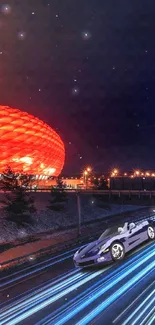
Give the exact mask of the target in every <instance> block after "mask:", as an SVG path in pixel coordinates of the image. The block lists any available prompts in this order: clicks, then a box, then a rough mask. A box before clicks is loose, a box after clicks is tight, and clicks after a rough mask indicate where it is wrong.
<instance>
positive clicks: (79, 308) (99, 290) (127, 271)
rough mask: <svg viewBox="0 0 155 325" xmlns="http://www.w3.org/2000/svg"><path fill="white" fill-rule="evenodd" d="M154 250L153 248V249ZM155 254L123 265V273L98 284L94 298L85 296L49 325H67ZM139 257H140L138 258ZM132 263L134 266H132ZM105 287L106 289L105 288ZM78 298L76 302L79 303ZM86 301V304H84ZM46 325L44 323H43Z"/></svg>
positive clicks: (146, 255)
mask: <svg viewBox="0 0 155 325" xmlns="http://www.w3.org/2000/svg"><path fill="white" fill-rule="evenodd" d="M153 247H155V245H153ZM151 249H152V247H151ZM154 254H155V250H154V252H151V250H150V252H148V253H147V254H145V255H144V252H143V255H142V257H141V258H140V259H139V260H138V261H137V258H135V259H134V260H135V262H132V260H130V262H129V263H128V264H129V267H126V265H123V266H124V267H123V268H122V271H121V272H120V269H119V268H118V269H117V272H118V274H116V276H112V274H111V278H110V280H109V281H107V284H106V283H102V284H101V286H100V288H99V287H98V283H97V289H96V292H94V291H92V290H91V293H92V297H89V296H90V294H88V295H85V296H84V299H83V300H82V299H81V300H82V303H81V302H80V304H79V305H78V303H77V302H76V303H75V306H73V305H72V302H71V308H70V309H71V311H70V310H66V309H65V312H64V314H65V316H64V317H63V318H62V316H61V318H60V320H59V317H58V319H56V320H54V322H53V323H52V322H51V320H50V323H49V324H54V323H55V324H57V325H62V324H65V323H66V322H67V321H68V320H70V319H71V318H72V317H74V316H75V315H77V314H78V313H79V312H80V311H82V310H83V309H85V308H86V307H87V306H88V305H90V304H91V303H92V302H94V301H95V300H96V299H97V298H99V297H100V296H101V295H103V294H104V293H105V292H107V291H108V290H109V289H111V288H112V287H113V286H114V285H115V284H117V283H119V282H120V281H121V280H122V279H124V278H125V277H126V276H128V275H129V274H130V273H131V272H132V271H134V270H136V269H137V268H138V267H140V266H141V265H143V263H144V262H146V261H148V260H149V259H150V258H151V257H152V256H153V255H154ZM137 257H138V256H137ZM131 262H132V264H131ZM103 285H104V287H103ZM77 298H78V297H76V301H77ZM83 301H84V302H83ZM43 324H44V323H43ZM37 325H39V323H37Z"/></svg>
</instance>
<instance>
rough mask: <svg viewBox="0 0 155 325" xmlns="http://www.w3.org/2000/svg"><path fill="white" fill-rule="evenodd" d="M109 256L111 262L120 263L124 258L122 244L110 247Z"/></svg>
mask: <svg viewBox="0 0 155 325" xmlns="http://www.w3.org/2000/svg"><path fill="white" fill-rule="evenodd" d="M110 252H111V256H112V259H113V261H121V260H122V259H123V258H124V256H125V249H124V246H123V244H121V243H119V242H116V243H113V244H112V245H111V249H110Z"/></svg>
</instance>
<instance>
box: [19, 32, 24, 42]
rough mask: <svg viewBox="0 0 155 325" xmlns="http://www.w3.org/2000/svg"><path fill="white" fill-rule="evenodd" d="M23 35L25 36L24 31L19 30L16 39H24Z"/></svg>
mask: <svg viewBox="0 0 155 325" xmlns="http://www.w3.org/2000/svg"><path fill="white" fill-rule="evenodd" d="M25 37H26V33H25V32H19V33H18V39H19V40H21V41H22V40H24V39H25Z"/></svg>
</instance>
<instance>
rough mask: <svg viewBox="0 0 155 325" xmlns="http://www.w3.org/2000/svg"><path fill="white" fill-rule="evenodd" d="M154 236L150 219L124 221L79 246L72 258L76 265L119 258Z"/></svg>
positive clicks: (99, 262) (93, 263) (85, 265)
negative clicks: (92, 240) (88, 242)
mask: <svg viewBox="0 0 155 325" xmlns="http://www.w3.org/2000/svg"><path fill="white" fill-rule="evenodd" d="M154 238H155V227H154V225H153V222H152V221H150V220H143V221H137V222H134V223H133V222H125V223H123V224H121V226H118V225H117V226H116V225H115V226H112V227H110V228H108V229H107V230H105V231H104V233H103V234H102V235H101V236H100V238H99V239H98V240H96V241H94V242H92V243H90V244H88V245H86V246H84V247H82V248H80V249H79V250H78V251H77V252H76V253H75V255H74V258H73V260H74V263H75V266H78V267H88V266H92V265H97V264H102V263H108V262H112V261H117V260H121V259H122V258H123V257H124V255H125V253H126V252H129V251H131V250H132V249H133V248H135V247H137V246H138V245H140V244H141V243H143V242H145V241H146V240H148V239H150V240H153V239H154Z"/></svg>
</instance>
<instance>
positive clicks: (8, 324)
mask: <svg viewBox="0 0 155 325" xmlns="http://www.w3.org/2000/svg"><path fill="white" fill-rule="evenodd" d="M76 250H77V247H76V248H75V249H71V250H68V251H66V252H61V253H59V254H58V255H57V256H48V257H46V258H44V259H42V260H33V259H32V260H30V261H29V263H28V264H27V265H24V266H22V267H21V266H20V267H19V268H16V269H13V270H12V272H11V273H7V274H4V273H2V274H1V278H0V325H13V324H20V325H63V324H67V325H85V324H91V325H92V324H95V325H97V324H100V325H103V324H105V325H110V324H112V325H120V324H123V325H131V324H132V325H134V324H135V325H151V324H152V325H153V324H155V242H147V243H145V244H144V245H142V246H140V247H139V248H138V249H136V250H134V251H132V253H130V254H128V255H127V256H126V258H125V259H124V261H123V262H121V263H119V264H110V265H107V266H103V267H100V268H95V269H94V268H91V269H85V270H80V269H77V268H75V267H74V264H73V260H72V257H73V254H74V252H75V251H76Z"/></svg>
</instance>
